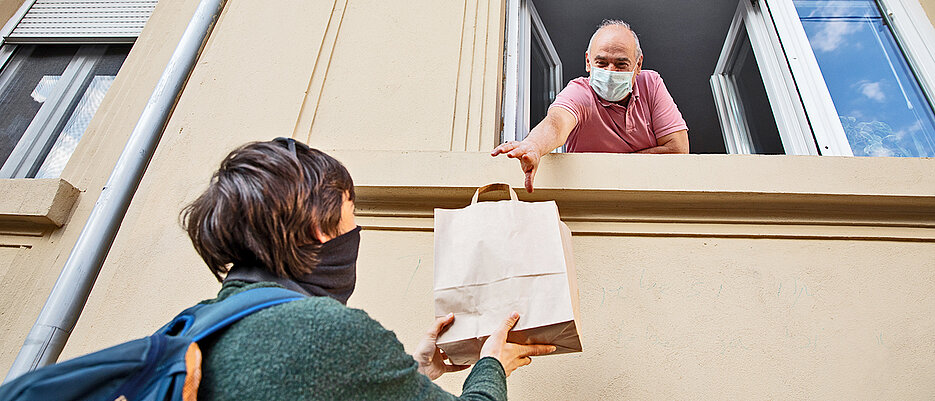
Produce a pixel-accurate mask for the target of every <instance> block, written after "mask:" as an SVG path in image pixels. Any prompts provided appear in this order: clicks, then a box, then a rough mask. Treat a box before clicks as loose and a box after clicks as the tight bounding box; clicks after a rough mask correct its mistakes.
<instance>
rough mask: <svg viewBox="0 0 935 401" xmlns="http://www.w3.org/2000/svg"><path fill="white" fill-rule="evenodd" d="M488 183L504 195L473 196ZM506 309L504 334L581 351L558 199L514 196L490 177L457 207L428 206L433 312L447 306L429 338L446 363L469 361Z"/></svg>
mask: <svg viewBox="0 0 935 401" xmlns="http://www.w3.org/2000/svg"><path fill="white" fill-rule="evenodd" d="M492 190H506V191H508V192H509V193H510V200H508V201H498V202H480V203H478V202H477V197H478V196H479V195H480V194H482V193H485V192H489V191H492ZM512 311H517V312H519V313H520V319H519V322H518V323H517V325H516V327H514V329H513V331H512V332H510V335H509V337H508V340H509V341H510V342H514V343H520V344H552V345H555V346H556V347H557V350H556V351H555V352H554V353H555V354H561V353H568V352H580V351H581V342H580V341H579V339H578V324H577V322H578V321H579V319H578V289H577V285H576V282H575V268H574V264H573V261H572V253H571V231H570V230H569V229H568V226H566V225H565V223H562V222H561V220H559V215H558V207H557V206H556V205H555V202H554V201H549V202H520V201H519V200H517V198H516V193H515V192H514V191H513V190H512V188H510V186H509V185H507V184H490V185H487V186H484V187H481V188H480V189H478V190H477V192H475V193H474V199H473V200H472V201H471V205H470V206H468V207H465V208H464V209H435V315H436V316H438V317H441V316H445V315H447V314H448V313H454V314H455V321H454V324H452V325H451V327H450V328H449V329H448V331H446V332H445V333H444V334H442V335H441V336H440V337H439V338H438V341H437V344H438V346H439V347H440V348H441V349H442V350H443V351H445V353H446V354H448V357H449V358H450V360H451V362H452V363H455V364H471V363H474V362H476V361H477V360H478V356H479V354H480V349H481V346H482V345H483V342H484V340H485V339H486V338H487V337H488V336H489V335H490V334H491V333H493V332H494V331H495V330H496V329H497V327H498V326H499V325H500V324H501V323H502V322H503V319H505V318H506V317H507V316H509V314H510V312H512Z"/></svg>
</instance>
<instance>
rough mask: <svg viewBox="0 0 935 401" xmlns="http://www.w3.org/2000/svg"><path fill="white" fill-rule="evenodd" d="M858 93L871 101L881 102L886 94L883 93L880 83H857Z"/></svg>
mask: <svg viewBox="0 0 935 401" xmlns="http://www.w3.org/2000/svg"><path fill="white" fill-rule="evenodd" d="M858 85H860V93H863V94H864V96H866V97H867V98H869V99H871V100H876V101H878V102H881V103H882V102H883V101H885V100H886V94H885V93H883V84H882V83H881V82H859V83H858Z"/></svg>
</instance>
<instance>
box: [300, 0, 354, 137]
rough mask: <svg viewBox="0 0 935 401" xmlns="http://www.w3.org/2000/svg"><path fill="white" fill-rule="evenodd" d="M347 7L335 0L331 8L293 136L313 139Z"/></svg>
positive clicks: (340, 1)
mask: <svg viewBox="0 0 935 401" xmlns="http://www.w3.org/2000/svg"><path fill="white" fill-rule="evenodd" d="M346 9H347V0H335V1H334V5H333V6H332V8H331V17H330V18H328V27H327V28H326V29H325V35H324V36H323V37H322V43H321V47H320V50H319V52H318V58H316V60H315V66H314V67H313V68H312V70H311V71H312V73H311V76H310V77H309V82H308V88H307V90H306V92H305V93H306V95H305V101H304V102H303V103H302V108H301V109H300V110H299V115H298V116H297V117H296V122H295V129H294V130H293V132H292V137H293V138H296V139H299V140H302V141H305V142H309V141H311V135H312V134H311V133H312V127H313V126H314V125H315V115H316V114H317V112H318V105H319V103H320V102H321V93H322V90H323V88H324V86H325V79H326V78H327V76H328V68H329V67H330V66H331V57H332V55H333V54H334V48H335V43H336V42H337V40H338V34H339V33H340V31H341V23H342V22H343V21H344V12H345V10H346Z"/></svg>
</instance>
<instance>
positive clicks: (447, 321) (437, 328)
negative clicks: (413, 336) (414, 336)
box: [428, 313, 455, 339]
mask: <svg viewBox="0 0 935 401" xmlns="http://www.w3.org/2000/svg"><path fill="white" fill-rule="evenodd" d="M454 321H455V315H454V313H449V314H448V315H447V316H442V317H440V318H438V319H435V323H434V324H432V328H431V329H429V331H428V336H429V338H432V339H435V338H438V335H439V334H441V332H442V331H444V330H445V328H447V327H448V326H449V325H451V323H452V322H454Z"/></svg>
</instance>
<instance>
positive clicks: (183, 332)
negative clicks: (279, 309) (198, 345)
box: [156, 287, 308, 342]
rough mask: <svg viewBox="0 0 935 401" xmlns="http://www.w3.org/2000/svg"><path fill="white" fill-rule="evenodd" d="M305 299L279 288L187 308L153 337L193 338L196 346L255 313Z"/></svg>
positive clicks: (268, 288)
mask: <svg viewBox="0 0 935 401" xmlns="http://www.w3.org/2000/svg"><path fill="white" fill-rule="evenodd" d="M305 298H308V297H307V296H305V295H303V294H300V293H298V292H295V291H292V290H287V289H285V288H280V287H263V288H254V289H251V290H247V291H244V292H241V293H238V294H235V295H231V296H230V297H228V298H226V299H224V300H223V301H221V302H217V303H213V304H199V305H195V306H193V307H191V308H188V309H186V310H184V311H183V312H182V313H180V314H179V315H178V316H176V317H175V319H173V320H172V321H171V322H169V324H167V325H165V326H163V328H162V329H160V330H159V331H157V332H156V333H157V334H169V335H173V336H186V337H192V341H195V342H197V341H199V340H201V339H203V338H205V337H207V336H210V335H211V334H214V333H216V332H218V331H219V330H221V329H224V328H225V327H227V326H229V325H231V324H233V323H234V322H236V321H238V320H240V319H242V318H244V317H246V316H249V315H250V314H252V313H254V312H257V311H260V310H263V309H266V308H269V307H271V306H275V305H280V304H284V303H287V302H292V301H296V300H299V299H305ZM170 332H171V333H170Z"/></svg>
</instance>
